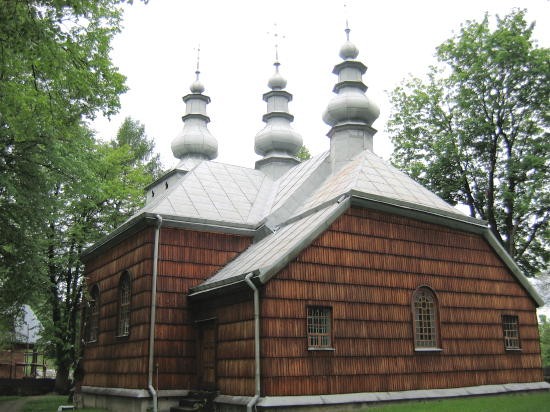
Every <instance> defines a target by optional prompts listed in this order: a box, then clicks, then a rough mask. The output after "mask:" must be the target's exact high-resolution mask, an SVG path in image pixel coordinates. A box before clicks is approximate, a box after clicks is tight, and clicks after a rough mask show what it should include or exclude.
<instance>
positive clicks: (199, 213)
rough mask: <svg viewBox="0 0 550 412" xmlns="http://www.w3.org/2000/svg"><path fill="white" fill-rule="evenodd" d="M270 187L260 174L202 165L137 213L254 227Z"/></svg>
mask: <svg viewBox="0 0 550 412" xmlns="http://www.w3.org/2000/svg"><path fill="white" fill-rule="evenodd" d="M273 187H274V182H273V181H272V180H271V179H269V178H268V177H266V176H265V175H264V174H263V173H262V172H260V171H257V170H254V169H247V168H244V167H240V166H233V165H227V164H223V163H217V162H211V161H203V162H201V163H200V164H199V165H198V166H196V167H195V168H194V169H192V170H191V171H189V172H188V173H186V174H185V175H184V176H182V177H181V178H180V179H179V180H178V181H177V182H176V183H175V184H173V185H172V187H171V188H169V190H167V191H166V192H165V193H163V194H162V195H161V196H159V197H158V198H156V199H154V200H153V201H152V202H150V203H149V204H147V205H146V206H145V207H144V208H143V209H142V210H141V211H140V212H138V213H143V212H149V213H155V214H160V215H167V216H176V217H181V218H191V219H200V220H205V221H216V222H223V223H227V224H231V223H235V224H250V225H257V224H258V222H259V221H260V220H261V219H262V218H263V217H264V215H265V212H266V210H267V208H268V205H269V202H270V200H271V198H272V192H273Z"/></svg>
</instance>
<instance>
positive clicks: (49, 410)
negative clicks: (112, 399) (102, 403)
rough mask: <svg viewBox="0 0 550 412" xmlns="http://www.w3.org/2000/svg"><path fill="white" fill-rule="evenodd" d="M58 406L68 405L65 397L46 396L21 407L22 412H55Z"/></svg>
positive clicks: (86, 410)
mask: <svg viewBox="0 0 550 412" xmlns="http://www.w3.org/2000/svg"><path fill="white" fill-rule="evenodd" d="M59 405H70V402H68V401H67V396H59V395H47V396H43V397H40V398H37V399H32V400H29V401H28V402H27V403H25V406H24V407H23V412H55V411H57V408H58V407H59ZM78 411H79V412H107V410H106V409H96V408H83V409H78Z"/></svg>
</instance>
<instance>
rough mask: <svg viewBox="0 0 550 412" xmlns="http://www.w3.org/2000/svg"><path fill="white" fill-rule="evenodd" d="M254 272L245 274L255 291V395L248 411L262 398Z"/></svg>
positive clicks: (257, 306)
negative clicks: (252, 278)
mask: <svg viewBox="0 0 550 412" xmlns="http://www.w3.org/2000/svg"><path fill="white" fill-rule="evenodd" d="M252 275H253V273H252V272H251V273H249V274H248V275H246V276H245V278H244V281H245V282H246V283H247V284H248V286H250V288H251V289H252V291H253V292H254V383H255V385H254V397H253V398H252V399H251V400H250V402H248V404H247V405H246V411H247V412H252V410H253V408H254V406H256V403H258V400H259V399H260V391H261V381H260V378H261V377H260V291H259V290H258V288H257V287H256V285H254V283H253V282H252V280H250V278H251V277H252Z"/></svg>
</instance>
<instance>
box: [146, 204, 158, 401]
mask: <svg viewBox="0 0 550 412" xmlns="http://www.w3.org/2000/svg"><path fill="white" fill-rule="evenodd" d="M155 218H156V219H157V227H156V228H155V244H154V246H153V284H152V285H151V324H150V326H149V375H148V377H147V389H148V390H149V393H150V394H151V396H152V397H153V412H157V411H158V405H157V403H158V397H157V391H156V390H155V388H154V387H153V362H154V358H155V321H156V316H157V272H158V260H159V238H160V227H161V226H162V217H161V216H160V215H156V216H155Z"/></svg>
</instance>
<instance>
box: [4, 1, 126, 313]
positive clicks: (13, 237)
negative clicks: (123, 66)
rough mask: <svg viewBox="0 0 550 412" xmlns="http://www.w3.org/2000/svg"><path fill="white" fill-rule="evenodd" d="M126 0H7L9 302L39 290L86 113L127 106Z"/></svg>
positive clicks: (91, 114)
mask: <svg viewBox="0 0 550 412" xmlns="http://www.w3.org/2000/svg"><path fill="white" fill-rule="evenodd" d="M118 3H119V2H118V1H115V0H99V1H70V0H68V1H53V0H41V1H39V0H35V1H13V0H0V227H2V230H1V231H0V288H1V289H0V296H1V298H0V305H1V307H0V310H8V311H10V310H13V309H14V308H17V307H19V306H20V305H21V304H22V303H24V302H29V301H32V300H33V296H32V295H33V294H34V295H36V293H35V291H37V290H38V291H39V290H40V289H39V287H40V285H39V284H38V283H37V282H38V279H39V278H40V277H39V276H36V274H37V273H38V272H40V270H42V269H41V268H43V267H44V263H45V261H44V255H43V254H42V253H40V251H41V250H43V248H44V247H45V244H46V233H47V222H48V218H47V217H48V216H49V214H50V213H51V210H52V207H54V205H53V204H52V202H51V201H52V196H51V194H52V191H54V190H55V189H54V188H55V183H56V182H57V181H60V180H61V177H62V176H64V175H71V168H73V166H74V165H73V163H72V160H71V158H70V157H65V156H66V154H67V151H68V150H67V149H68V147H70V146H71V145H73V141H74V138H73V137H74V136H75V135H77V134H79V133H80V129H81V122H82V121H83V120H85V119H92V118H93V117H94V116H95V114H96V112H98V111H99V112H102V113H103V114H105V115H110V114H113V113H114V112H115V111H116V110H117V109H118V107H119V98H118V96H119V94H120V93H122V92H123V91H124V90H125V86H124V77H123V76H122V75H121V74H119V73H118V71H117V70H116V68H115V67H113V65H112V64H111V61H110V59H109V50H110V47H109V44H110V41H111V39H112V37H113V36H114V34H116V33H117V32H118V31H119V20H120V10H119V5H118Z"/></svg>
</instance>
